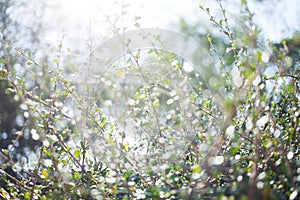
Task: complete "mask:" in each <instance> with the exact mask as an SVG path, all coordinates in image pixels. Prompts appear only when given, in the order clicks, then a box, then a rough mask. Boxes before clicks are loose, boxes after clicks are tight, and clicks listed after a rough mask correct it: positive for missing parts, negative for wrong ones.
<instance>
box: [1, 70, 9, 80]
mask: <svg viewBox="0 0 300 200" xmlns="http://www.w3.org/2000/svg"><path fill="white" fill-rule="evenodd" d="M7 76H8V72H7V70H6V69H0V79H6V78H7Z"/></svg>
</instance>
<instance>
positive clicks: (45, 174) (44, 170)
mask: <svg viewBox="0 0 300 200" xmlns="http://www.w3.org/2000/svg"><path fill="white" fill-rule="evenodd" d="M42 175H43V176H44V177H45V178H47V177H48V176H49V174H48V172H47V170H46V169H42Z"/></svg>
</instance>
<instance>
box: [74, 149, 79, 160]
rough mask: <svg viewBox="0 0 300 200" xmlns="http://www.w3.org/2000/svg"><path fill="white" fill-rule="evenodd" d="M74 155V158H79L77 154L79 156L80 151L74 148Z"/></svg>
mask: <svg viewBox="0 0 300 200" xmlns="http://www.w3.org/2000/svg"><path fill="white" fill-rule="evenodd" d="M74 156H75V158H79V156H80V151H79V150H76V151H75V152H74Z"/></svg>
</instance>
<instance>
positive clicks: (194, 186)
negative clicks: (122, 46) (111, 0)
mask: <svg viewBox="0 0 300 200" xmlns="http://www.w3.org/2000/svg"><path fill="white" fill-rule="evenodd" d="M5 2H6V3H5ZM8 2H10V1H4V2H2V1H1V9H2V10H3V9H4V7H5V6H6V8H7V7H9V4H8ZM216 4H217V5H218V6H219V8H220V13H212V11H210V8H206V7H205V6H203V5H200V6H199V12H204V13H205V14H206V15H207V16H208V20H210V21H211V22H212V24H213V26H212V27H211V28H210V29H209V30H210V31H211V33H205V34H202V33H201V34H200V33H198V32H197V31H196V30H197V27H188V26H189V25H188V24H186V23H184V22H183V21H181V28H182V32H186V34H187V35H190V36H191V37H194V38H195V39H196V40H198V41H200V43H202V44H203V45H202V46H204V47H206V48H207V51H208V52H210V55H211V59H212V61H211V62H207V60H203V63H202V64H203V65H206V67H208V68H212V67H215V68H216V69H218V70H219V74H220V77H222V81H220V82H218V81H217V80H214V81H209V83H207V82H204V81H203V77H201V76H202V75H203V74H201V73H200V72H199V71H197V70H196V68H195V67H193V66H192V64H193V63H189V61H188V60H185V59H184V58H182V57H180V55H176V54H175V53H174V52H169V51H165V50H158V49H146V50H137V51H129V50H128V49H127V50H126V51H124V52H126V53H125V55H123V56H122V57H121V58H119V59H116V60H115V61H114V62H112V63H111V64H110V65H108V66H105V68H101V69H99V68H97V66H99V63H100V60H101V59H102V58H99V57H98V56H97V55H98V54H99V52H97V48H94V47H93V43H92V41H90V43H88V47H89V49H88V50H89V53H88V56H87V57H86V58H84V59H83V60H80V61H79V62H78V61H77V60H75V59H74V57H72V55H73V54H72V53H70V52H71V51H72V50H70V49H69V48H67V47H65V46H64V43H63V42H64V36H63V37H62V39H61V40H60V41H59V42H58V45H57V46H56V47H54V48H53V49H55V50H54V52H53V49H52V50H49V52H48V53H49V54H50V53H52V54H54V56H49V55H47V53H45V56H41V52H39V50H38V49H30V48H29V47H24V48H22V45H23V44H22V45H21V46H17V48H16V45H14V41H13V38H12V36H13V33H9V31H17V29H15V28H7V24H13V23H12V22H10V21H5V20H2V23H3V24H2V25H1V26H2V27H1V32H2V34H3V37H2V38H1V45H2V49H1V51H0V53H1V57H2V58H1V60H0V61H1V63H0V66H1V69H0V78H1V81H0V86H1V89H0V98H1V99H0V101H1V105H0V110H1V115H0V120H1V121H0V128H1V130H0V131H1V132H0V137H1V151H2V152H1V154H0V164H1V165H0V174H1V176H0V177H1V180H0V186H1V191H0V196H1V197H2V198H5V199H249V200H250V199H297V198H299V195H300V194H298V193H299V192H298V191H299V190H300V187H299V182H300V150H299V142H300V141H299V140H300V138H299V137H300V135H299V133H300V78H299V77H300V67H299V65H300V64H299V49H300V46H299V37H298V36H297V35H295V37H294V38H291V39H289V40H283V41H282V42H281V43H280V44H274V43H272V42H271V41H268V40H265V38H264V37H263V35H262V34H261V32H260V30H259V28H258V27H257V26H255V24H254V22H253V14H252V13H251V12H250V10H249V8H248V6H247V3H246V1H244V0H243V1H241V13H240V18H239V19H240V21H238V23H237V24H239V25H236V26H230V24H229V19H228V18H227V16H228V15H227V12H226V10H225V8H224V7H223V4H222V2H221V1H216ZM3 13H4V12H3ZM1 17H2V18H3V19H9V15H3V16H1ZM137 20H138V19H137ZM136 23H137V27H138V22H136ZM117 24H118V23H117V22H114V23H112V22H111V25H112V29H113V31H114V32H115V33H116V34H121V32H120V29H119V28H118V27H117ZM183 27H184V28H183ZM215 30H217V32H218V33H217V34H215V33H216V31H215ZM33 32H35V31H33ZM219 33H221V34H219ZM203 35H205V37H203ZM10 37H11V38H10ZM203 38H205V41H203ZM156 40H157V41H159V38H156ZM33 41H34V40H33ZM162 42H163V41H162ZM27 44H28V43H27ZM203 54H205V52H203ZM205 55H206V54H205ZM199 56H203V55H199ZM216 82H217V84H215V83H216ZM221 83H222V84H221ZM215 85H217V86H216V87H217V89H218V90H219V92H220V93H221V94H224V98H223V99H221V100H222V101H221V102H216V101H215V100H214V98H213V94H212V93H210V92H209V90H210V89H211V88H212V87H213V86H215ZM218 100H220V99H218Z"/></svg>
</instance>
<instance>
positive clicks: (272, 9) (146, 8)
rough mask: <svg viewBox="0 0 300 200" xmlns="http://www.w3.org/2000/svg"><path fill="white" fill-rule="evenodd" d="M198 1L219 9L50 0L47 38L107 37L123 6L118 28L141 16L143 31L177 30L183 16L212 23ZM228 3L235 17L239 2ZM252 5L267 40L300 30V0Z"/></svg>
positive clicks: (175, 0)
mask: <svg viewBox="0 0 300 200" xmlns="http://www.w3.org/2000/svg"><path fill="white" fill-rule="evenodd" d="M199 2H201V3H202V4H204V5H205V6H208V7H210V8H212V9H216V8H217V7H216V3H215V1H212V0H202V1H200V0H184V1H183V0H151V1H142V0H115V1H114V0H112V1H108V0H85V1H82V0H53V1H48V4H49V5H52V9H50V10H48V12H47V13H48V16H49V18H50V23H49V27H50V30H52V32H51V31H50V32H49V36H48V37H49V38H48V39H49V40H57V39H58V38H59V37H60V36H61V35H62V32H63V31H64V32H65V33H67V34H68V38H69V39H70V40H71V41H74V40H77V41H78V40H80V39H81V40H84V39H86V38H87V37H88V35H89V32H92V33H91V34H92V35H93V36H94V37H95V36H97V37H98V38H103V37H106V38H107V37H109V30H110V28H111V26H109V24H108V23H106V22H104V20H105V16H106V15H109V16H113V15H115V14H116V13H121V11H122V3H123V4H128V5H129V6H128V7H126V8H125V10H126V11H128V14H127V15H124V17H122V18H121V20H120V21H119V23H118V26H119V27H122V26H123V27H127V28H129V29H134V28H135V27H134V26H133V24H134V16H141V20H139V23H140V24H141V27H143V28H156V27H160V28H167V29H171V30H176V29H177V27H178V21H179V19H180V17H183V18H185V19H186V20H187V21H189V22H191V23H195V22H199V20H200V21H201V22H203V24H209V23H210V22H209V20H208V17H207V16H206V15H205V14H204V13H203V12H202V11H201V10H200V9H199V8H198V5H199ZM224 2H225V1H224ZM227 2H230V3H228V4H225V6H224V7H225V9H227V11H229V13H233V15H234V12H237V11H238V10H239V6H237V5H236V2H240V1H239V0H231V1H227ZM251 2H254V1H251ZM249 5H250V8H251V10H252V11H253V12H254V13H255V20H256V23H257V24H258V25H259V26H260V27H261V28H262V29H263V31H264V32H265V35H266V38H269V39H271V40H272V41H276V42H278V41H280V40H281V39H282V38H284V37H288V36H291V35H292V33H293V31H295V30H300V22H299V20H297V19H299V16H300V14H299V13H300V4H299V0H280V1H279V0H278V1H277V2H276V3H275V4H274V3H271V2H270V1H268V0H267V1H264V3H249ZM229 18H230V17H229ZM176 26H177V27H176ZM91 27H92V28H91ZM288 27H290V28H288ZM54 42H56V41H54Z"/></svg>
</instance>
